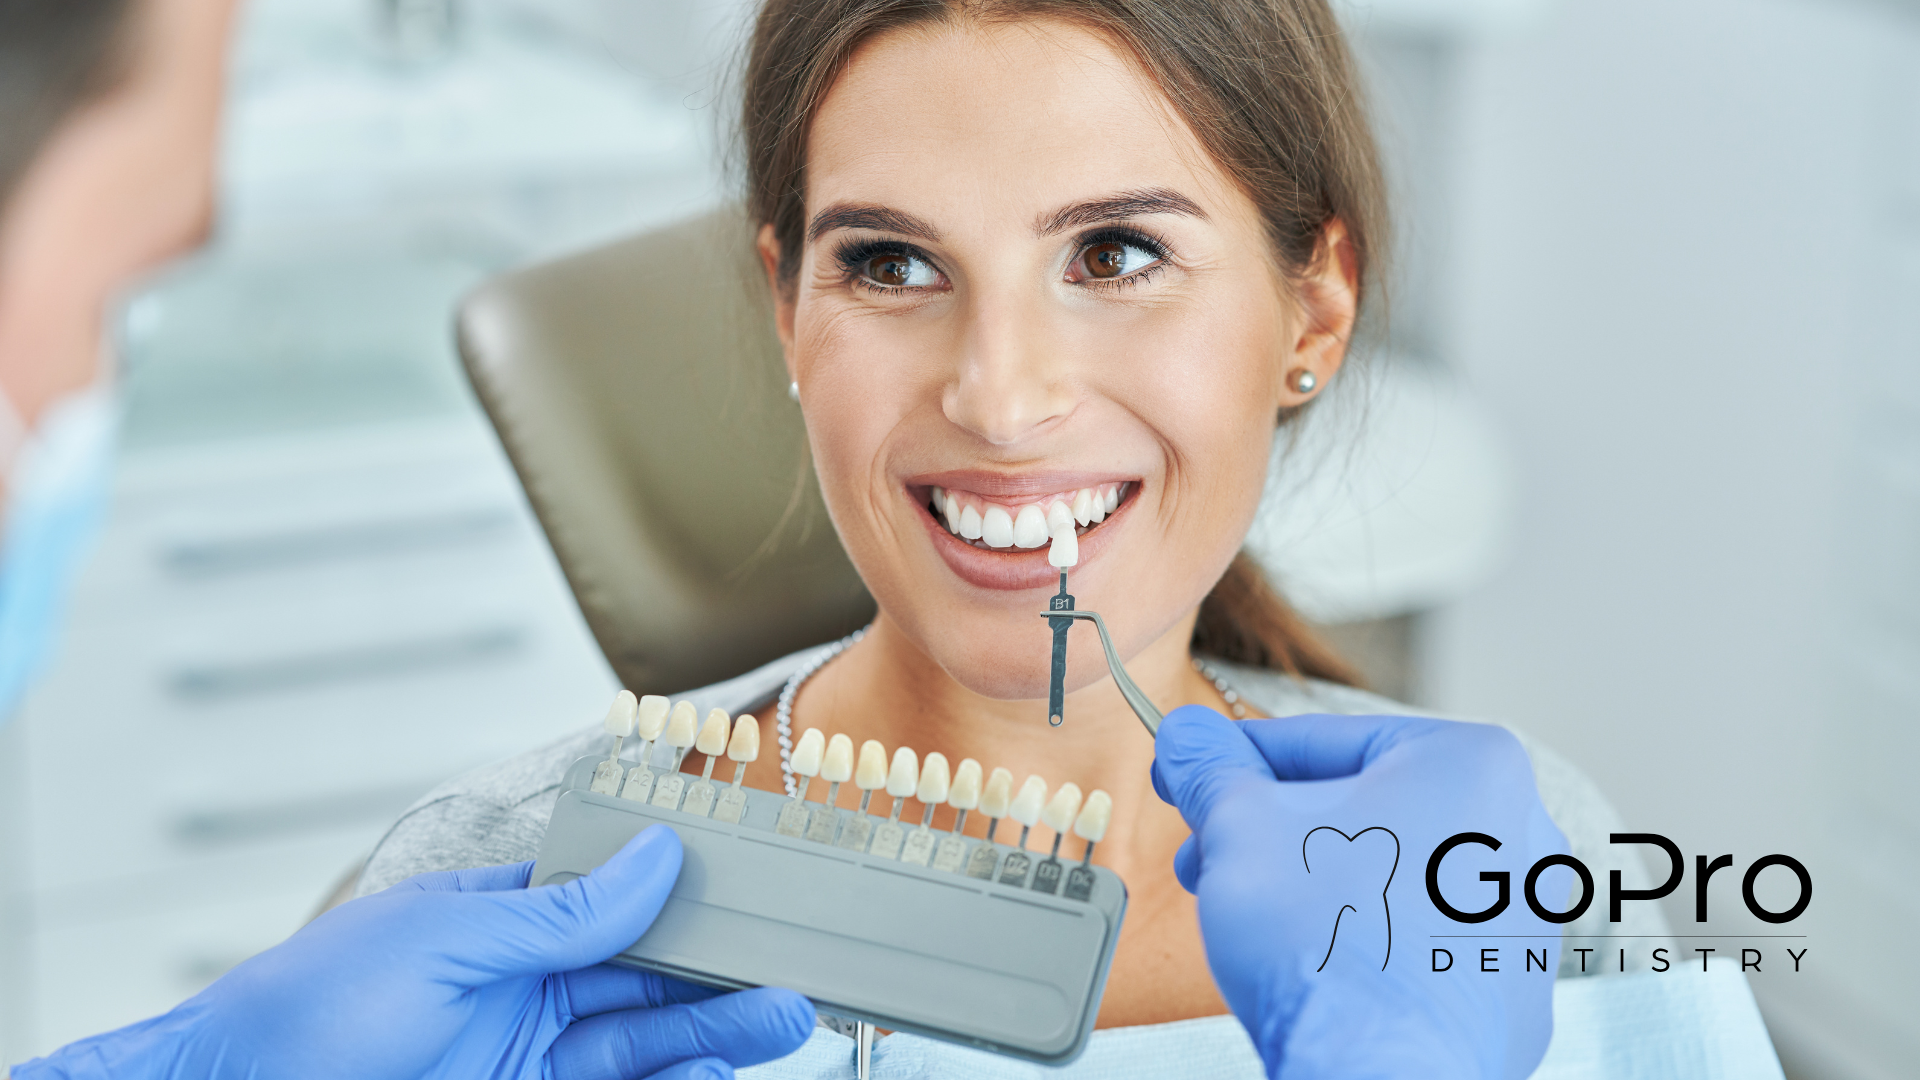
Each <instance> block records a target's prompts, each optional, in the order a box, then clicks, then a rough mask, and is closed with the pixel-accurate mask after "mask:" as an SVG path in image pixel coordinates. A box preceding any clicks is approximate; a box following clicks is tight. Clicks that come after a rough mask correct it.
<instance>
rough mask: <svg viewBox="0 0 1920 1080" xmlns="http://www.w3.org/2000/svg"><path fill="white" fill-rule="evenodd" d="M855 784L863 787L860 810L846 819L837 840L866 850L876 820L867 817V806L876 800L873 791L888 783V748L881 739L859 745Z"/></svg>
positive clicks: (850, 847) (840, 843)
mask: <svg viewBox="0 0 1920 1080" xmlns="http://www.w3.org/2000/svg"><path fill="white" fill-rule="evenodd" d="M853 786H854V787H857V788H859V789H860V812H859V813H858V814H855V815H854V816H853V817H851V818H848V819H847V822H846V824H845V825H844V826H843V827H842V828H841V830H840V839H839V840H837V841H835V843H836V844H837V845H838V846H840V847H843V848H846V849H847V850H849V851H865V850H867V841H868V840H869V839H870V838H871V837H872V836H873V819H872V818H870V817H868V816H867V807H868V806H869V805H871V804H872V802H873V793H874V792H876V791H878V790H880V789H881V788H883V787H886V786H887V748H886V747H884V746H881V745H880V743H879V742H878V741H876V740H874V739H868V740H867V741H866V742H863V743H861V744H860V761H859V763H858V764H856V765H855V766H854V769H853Z"/></svg>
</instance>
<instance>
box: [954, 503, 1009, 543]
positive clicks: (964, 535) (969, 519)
mask: <svg viewBox="0 0 1920 1080" xmlns="http://www.w3.org/2000/svg"><path fill="white" fill-rule="evenodd" d="M985 530H986V523H985V522H984V521H982V520H981V518H980V511H978V510H976V509H974V508H973V505H972V504H971V503H969V504H967V505H966V506H963V507H961V508H960V538H961V539H962V540H978V539H980V538H981V537H982V536H983V535H985ZM1007 532H1008V533H1009V534H1011V533H1012V532H1013V522H1012V521H1008V522H1007Z"/></svg>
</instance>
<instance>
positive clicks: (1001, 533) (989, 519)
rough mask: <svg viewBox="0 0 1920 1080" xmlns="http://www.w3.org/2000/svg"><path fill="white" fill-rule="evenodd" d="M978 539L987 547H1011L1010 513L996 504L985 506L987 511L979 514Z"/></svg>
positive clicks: (1011, 528)
mask: <svg viewBox="0 0 1920 1080" xmlns="http://www.w3.org/2000/svg"><path fill="white" fill-rule="evenodd" d="M980 539H981V540H983V541H985V542H986V545H987V546H988V547H997V548H1003V547H1012V546H1013V517H1012V515H1010V514H1008V513H1007V512H1006V510H1004V509H1002V508H1001V507H998V506H989V507H987V512H986V513H984V514H982V515H980Z"/></svg>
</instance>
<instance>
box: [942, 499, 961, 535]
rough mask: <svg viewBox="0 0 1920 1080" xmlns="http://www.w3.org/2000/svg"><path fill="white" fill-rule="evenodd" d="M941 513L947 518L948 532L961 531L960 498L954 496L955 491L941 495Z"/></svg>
mask: <svg viewBox="0 0 1920 1080" xmlns="http://www.w3.org/2000/svg"><path fill="white" fill-rule="evenodd" d="M940 514H941V516H942V517H945V518H946V519H947V531H948V532H959V531H960V500H959V499H956V498H954V497H953V492H951V491H949V492H945V493H944V494H942V495H941V497H940Z"/></svg>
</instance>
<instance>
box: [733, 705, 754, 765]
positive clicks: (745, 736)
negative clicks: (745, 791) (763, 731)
mask: <svg viewBox="0 0 1920 1080" xmlns="http://www.w3.org/2000/svg"><path fill="white" fill-rule="evenodd" d="M759 756H760V721H758V720H755V719H754V718H753V714H752V713H741V714H740V716H739V718H738V719H736V720H735V721H734V722H733V740H732V741H731V742H729V743H727V760H729V761H737V762H740V763H741V764H742V765H744V764H746V763H747V762H749V761H752V760H754V759H756V758H758V757H759Z"/></svg>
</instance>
